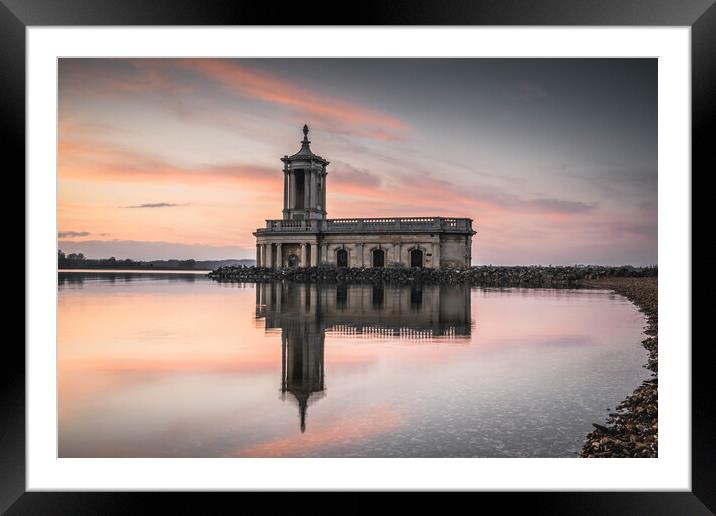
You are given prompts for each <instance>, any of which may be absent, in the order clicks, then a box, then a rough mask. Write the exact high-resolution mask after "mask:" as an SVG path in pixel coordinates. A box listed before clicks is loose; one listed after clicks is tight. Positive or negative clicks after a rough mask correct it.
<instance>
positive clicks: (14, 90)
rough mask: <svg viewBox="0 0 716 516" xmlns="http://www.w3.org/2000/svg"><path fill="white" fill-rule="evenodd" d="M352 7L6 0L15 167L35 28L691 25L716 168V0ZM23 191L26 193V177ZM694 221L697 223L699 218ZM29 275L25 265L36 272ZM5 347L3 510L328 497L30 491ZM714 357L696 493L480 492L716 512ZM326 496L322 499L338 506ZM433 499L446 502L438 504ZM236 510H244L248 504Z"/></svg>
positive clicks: (107, 510) (8, 153)
mask: <svg viewBox="0 0 716 516" xmlns="http://www.w3.org/2000/svg"><path fill="white" fill-rule="evenodd" d="M348 5H349V4H345V3H339V2H335V3H332V4H330V5H325V6H324V5H321V4H320V3H308V2H293V3H290V4H289V3H287V4H286V5H281V6H278V5H277V4H273V3H267V2H251V3H249V2H242V3H239V2H237V1H223V0H152V1H145V0H0V76H1V77H2V81H0V84H1V85H2V88H1V89H0V121H1V122H0V127H2V141H3V142H4V143H5V146H4V148H5V157H6V160H7V158H8V157H10V158H13V159H12V160H11V162H12V163H15V166H14V167H15V168H14V170H24V169H25V145H24V142H25V30H26V28H27V27H31V26H62V25H74V26H83V25H96V26H107V25H192V26H197V25H323V24H325V25H453V26H455V25H513V26H514V25H531V26H534V25H559V26H599V25H602V26H689V27H691V45H692V47H691V50H692V56H691V57H692V62H691V71H692V181H693V179H695V178H696V174H695V173H694V172H693V171H695V170H701V175H703V174H706V173H707V172H712V171H713V170H716V167H715V166H714V165H715V163H714V162H715V161H716V159H715V158H714V152H713V151H712V149H711V146H712V145H710V139H709V136H710V135H711V134H713V133H714V131H713V129H714V125H716V6H715V5H714V0H541V1H539V2H536V1H529V0H490V1H480V2H474V1H472V2H471V1H468V0H463V1H455V0H442V1H436V0H430V1H420V2H418V1H410V0H400V1H396V0H393V1H385V2H370V1H363V2H360V3H355V4H350V6H351V8H350V9H347V8H346V7H347V6H348ZM692 185H693V183H692ZM19 188H21V189H23V190H24V182H23V185H21V186H19ZM693 191H694V192H699V190H693ZM700 194H701V195H705V192H704V191H703V190H702V191H701V193H700ZM692 203H693V201H692ZM693 205H694V204H692V207H693ZM15 218H16V216H15ZM693 220H694V223H695V224H696V223H697V219H696V217H694V218H693ZM693 233H696V234H698V232H693ZM709 236H710V233H709ZM694 244H695V245H694V246H693V247H694V249H692V253H693V251H695V250H696V249H697V248H700V247H703V246H706V245H709V244H708V243H706V242H705V243H700V242H694ZM692 256H694V255H693V254H692ZM710 262H711V260H709V262H707V263H706V264H699V263H698V262H696V261H694V262H693V270H698V269H697V268H698V267H699V265H702V266H703V265H705V266H708V264H709V263H710ZM28 272H29V271H27V270H25V274H28ZM684 281H689V282H691V278H690V277H684ZM29 302H32V300H31V299H30V300H29ZM17 305H20V303H17ZM692 306H693V310H694V313H698V312H699V311H701V312H705V310H706V306H708V303H706V302H704V304H703V305H700V306H697V305H696V304H694V303H692ZM18 308H19V307H18ZM23 309H24V305H23ZM703 315H704V316H705V314H703ZM692 319H693V316H692ZM681 344H684V345H688V344H689V343H681ZM4 351H5V353H4V358H3V360H2V370H3V373H2V375H1V376H0V400H1V402H0V410H1V413H2V422H1V424H0V511H7V513H8V514H65V513H67V514H100V513H101V514H129V513H136V512H145V511H146V510H147V509H148V508H150V507H158V506H160V507H162V509H163V511H165V510H167V509H169V505H170V504H171V505H173V506H174V508H175V509H174V510H176V511H177V512H180V513H208V512H212V506H215V507H219V505H218V504H226V503H227V502H228V503H229V504H231V503H232V501H234V497H236V496H242V497H244V498H245V500H242V502H241V503H242V504H245V503H246V502H247V501H255V502H258V503H259V504H261V503H264V504H267V505H266V507H267V508H269V509H270V512H277V511H278V510H295V509H296V508H298V507H303V508H304V509H306V510H308V509H309V508H314V509H315V508H316V507H317V505H316V503H317V502H316V500H315V499H314V498H315V497H316V496H325V495H323V494H318V495H316V494H299V493H293V494H289V495H288V496H285V497H281V499H280V500H278V499H277V497H276V496H275V495H274V494H272V493H251V494H247V493H244V494H235V493H222V494H219V493H201V494H196V493H171V494H170V493H126V492H111V493H98V492H95V493H70V492H46V493H40V492H26V489H25V431H26V428H25V352H24V348H23V346H22V345H21V343H20V340H19V339H9V338H8V339H6V340H5V346H4ZM710 354H711V352H710V346H709V344H708V342H701V343H697V344H695V345H693V346H692V393H693V394H692V411H691V413H692V429H693V430H692V490H691V492H678V493H677V492H629V493H626V492H619V493H615V492H602V493H599V492H585V493H520V494H515V493H502V494H498V493H482V494H480V495H479V496H480V497H484V498H488V499H490V501H494V502H497V503H498V504H499V507H501V508H504V509H510V508H513V507H514V506H515V505H517V504H519V505H522V504H526V505H527V506H528V507H529V510H530V512H532V513H538V514H539V513H549V514H652V515H655V514H690V515H698V514H713V513H716V474H715V471H716V466H715V464H716V454H715V453H714V450H715V449H716V444H715V443H716V416H714V414H715V412H714V406H715V405H716V403H714V402H713V400H712V397H711V392H712V389H710V387H711V380H710V379H711V373H710V371H708V368H710V367H711V361H710V360H709V358H710ZM637 460H638V459H637ZM376 496H378V497H380V496H381V495H376V494H359V493H350V494H348V495H347V496H345V497H344V499H343V500H342V501H341V502H340V505H338V506H333V509H339V510H340V512H344V513H353V512H358V511H360V512H365V511H368V510H373V509H374V508H375V507H376V506H377V504H378V503H382V501H381V500H380V498H379V499H377V500H376V499H375V497H376ZM460 496H462V495H460ZM403 498H404V499H405V498H409V500H404V501H401V504H402V505H403V508H404V510H409V508H408V506H406V505H405V504H408V505H415V506H416V507H422V508H429V505H428V504H426V502H427V500H426V499H425V497H424V495H423V494H421V493H415V494H412V495H410V497H403ZM320 499H321V500H323V501H322V502H320V503H321V504H322V503H334V502H325V500H326V499H325V498H320ZM432 503H440V504H442V503H444V502H440V501H437V502H436V501H435V500H433V501H432ZM470 503H474V502H470ZM229 507H231V505H229ZM442 507H443V509H444V508H445V507H444V505H443V506H442ZM234 508H235V509H237V510H238V509H240V507H238V506H235V507H234ZM314 509H312V512H313V510H314Z"/></svg>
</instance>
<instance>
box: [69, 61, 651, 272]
mask: <svg viewBox="0 0 716 516" xmlns="http://www.w3.org/2000/svg"><path fill="white" fill-rule="evenodd" d="M58 82H59V121H58V123H59V142H58V241H59V248H60V249H62V250H63V251H65V252H66V253H70V252H82V253H84V254H85V256H88V257H92V258H102V257H110V256H114V257H116V258H122V259H123V258H132V259H141V260H153V259H169V258H179V259H188V258H194V259H198V260H208V259H229V258H254V257H255V242H254V237H253V235H252V232H253V231H255V229H256V228H259V227H263V226H265V220H266V219H279V218H281V217H282V213H281V210H282V208H283V200H282V196H283V174H282V172H281V170H282V163H281V162H280V158H281V157H282V156H284V155H286V154H288V155H290V154H293V153H295V152H297V151H298V150H299V148H300V143H299V142H300V140H301V139H302V137H303V134H302V133H301V128H302V126H303V124H304V123H305V124H308V126H309V127H310V134H309V139H310V140H311V142H312V144H311V148H312V150H313V151H314V152H315V153H316V154H320V155H321V156H323V157H324V158H326V159H327V160H329V161H330V165H329V166H328V178H327V182H326V186H327V202H326V204H327V210H328V217H329V218H340V217H393V216H401V217H412V216H444V217H467V218H471V219H473V228H474V229H475V230H476V231H477V234H476V235H475V237H474V238H473V249H472V256H473V264H475V265H479V264H502V265H512V264H542V265H549V264H553V265H557V264H604V265H623V264H631V265H653V264H657V61H656V59H74V58H73V59H60V61H59V81H58Z"/></svg>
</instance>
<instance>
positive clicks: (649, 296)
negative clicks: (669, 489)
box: [579, 277, 659, 457]
mask: <svg viewBox="0 0 716 516" xmlns="http://www.w3.org/2000/svg"><path fill="white" fill-rule="evenodd" d="M580 284H582V285H584V286H587V287H592V288H605V289H611V290H614V291H615V292H617V293H619V294H622V295H623V296H625V297H627V298H628V299H629V300H630V301H631V302H632V303H634V304H635V305H636V306H637V307H638V308H639V310H641V311H642V312H643V313H644V315H646V319H647V325H646V328H645V329H644V334H645V335H646V338H645V339H644V340H643V341H642V345H643V346H644V347H645V348H646V350H647V352H648V358H647V363H646V365H645V366H644V367H646V368H647V369H649V370H650V371H652V373H653V377H652V378H651V379H649V380H646V381H644V382H643V383H642V384H641V385H640V386H639V387H637V389H636V390H635V391H634V392H633V393H632V394H631V395H630V396H629V397H627V398H626V399H625V400H624V401H622V402H621V403H620V404H619V405H617V407H616V411H615V412H612V413H611V414H609V417H608V418H607V421H606V424H605V425H600V424H596V423H594V424H593V425H592V426H594V430H593V431H592V432H590V433H589V434H587V442H586V443H585V444H584V447H583V448H582V450H581V452H580V453H579V455H580V457H657V456H658V419H659V418H658V416H659V413H658V389H659V383H658V378H657V373H658V368H659V350H658V319H659V316H658V295H657V294H658V288H657V278H655V277H653V278H646V277H642V278H602V279H596V280H584V281H582V282H580Z"/></svg>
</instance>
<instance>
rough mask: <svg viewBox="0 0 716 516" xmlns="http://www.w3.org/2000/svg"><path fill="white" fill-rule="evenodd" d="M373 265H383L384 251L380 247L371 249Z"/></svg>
mask: <svg viewBox="0 0 716 516" xmlns="http://www.w3.org/2000/svg"><path fill="white" fill-rule="evenodd" d="M373 267H385V251H383V250H382V249H375V250H374V251H373Z"/></svg>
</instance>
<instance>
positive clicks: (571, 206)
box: [521, 199, 595, 213]
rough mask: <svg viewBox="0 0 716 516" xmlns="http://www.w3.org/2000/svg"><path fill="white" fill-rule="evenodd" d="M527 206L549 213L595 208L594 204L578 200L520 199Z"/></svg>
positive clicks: (573, 211)
mask: <svg viewBox="0 0 716 516" xmlns="http://www.w3.org/2000/svg"><path fill="white" fill-rule="evenodd" d="M521 202H522V203H524V204H525V206H528V207H535V208H538V211H542V210H544V211H547V212H551V213H586V212H588V211H592V210H594V208H595V205H594V204H587V203H584V202H580V201H565V200H563V199H532V200H529V201H521Z"/></svg>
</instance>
